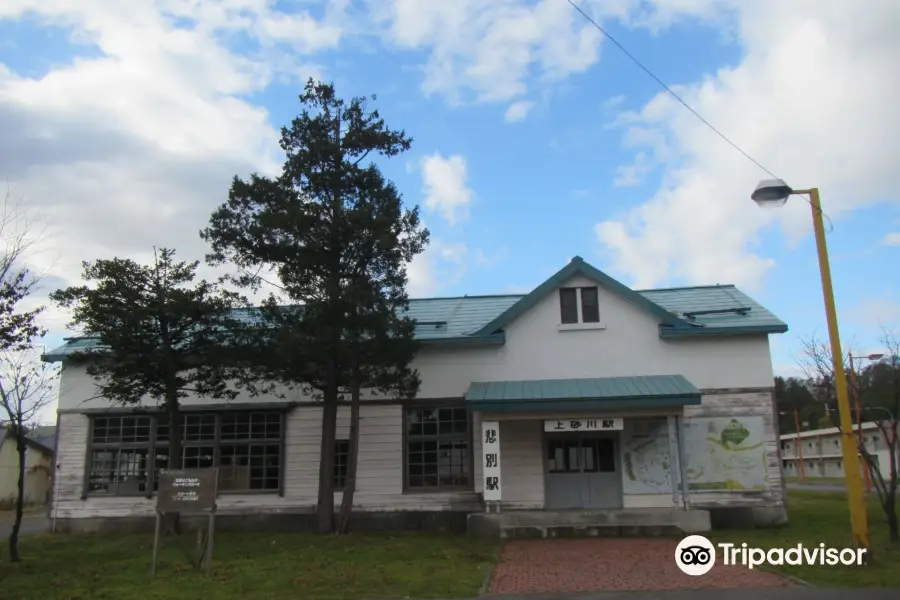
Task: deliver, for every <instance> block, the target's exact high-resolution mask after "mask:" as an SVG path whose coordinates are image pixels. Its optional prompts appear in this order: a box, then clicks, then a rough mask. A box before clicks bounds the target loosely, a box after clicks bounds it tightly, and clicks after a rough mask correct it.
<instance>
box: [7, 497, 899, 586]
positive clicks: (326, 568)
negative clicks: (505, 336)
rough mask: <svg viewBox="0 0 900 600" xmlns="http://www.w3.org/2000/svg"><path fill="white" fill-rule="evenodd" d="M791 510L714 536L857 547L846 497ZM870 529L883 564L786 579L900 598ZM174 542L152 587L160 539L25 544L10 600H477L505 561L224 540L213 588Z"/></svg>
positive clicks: (234, 536)
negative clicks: (771, 523)
mask: <svg viewBox="0 0 900 600" xmlns="http://www.w3.org/2000/svg"><path fill="white" fill-rule="evenodd" d="M789 509H790V519H791V523H790V525H789V526H787V527H784V528H781V529H775V530H754V531H719V532H716V533H714V534H712V535H711V536H710V537H711V538H712V539H713V540H714V541H721V542H726V541H727V542H732V543H736V544H740V543H742V542H746V543H747V544H748V545H750V546H752V547H759V548H766V549H768V548H779V547H780V548H787V547H792V546H796V545H797V544H798V543H802V544H803V545H805V546H807V547H810V548H812V547H816V546H818V544H819V543H825V544H826V545H827V546H829V547H837V548H843V547H845V546H848V545H849V543H850V539H849V530H850V523H849V517H848V514H847V501H846V495H844V494H840V493H829V492H817V491H796V492H791V493H790V496H789ZM869 527H870V531H871V537H872V549H873V560H872V561H871V564H869V565H866V566H863V567H843V566H838V567H826V566H785V567H782V571H783V572H785V573H787V574H790V575H793V576H795V577H799V578H801V579H804V580H806V581H808V582H810V583H812V584H814V585H817V586H822V587H900V547H898V546H891V545H890V544H889V543H888V541H887V528H886V525H885V520H884V516H883V514H882V512H881V510H880V509H879V507H878V506H877V504H876V501H875V498H873V497H870V498H869ZM164 542H165V543H164V544H163V546H162V551H161V554H160V565H159V573H158V575H157V577H156V579H155V580H152V581H151V579H150V558H151V556H150V555H151V545H152V538H151V536H149V535H140V536H124V537H113V536H105V537H100V536H64V535H60V536H51V535H42V536H28V537H25V538H23V540H22V554H23V558H24V562H22V563H21V564H18V565H11V564H10V563H8V562H6V548H5V547H2V550H0V552H2V554H0V599H3V600H6V599H10V600H13V599H24V600H32V599H34V598H41V599H52V598H59V599H65V600H76V599H77V600H82V599H87V598H91V599H94V598H96V599H109V600H132V599H138V598H140V599H141V600H153V599H172V600H179V599H182V600H188V599H190V600H195V599H196V598H200V599H202V600H226V599H231V598H241V599H247V600H249V599H257V598H258V599H266V600H268V599H276V598H315V599H317V600H351V599H353V600H357V599H359V600H366V599H372V600H375V599H381V600H399V599H401V598H416V599H426V598H460V597H463V598H465V597H473V596H475V595H477V592H478V590H479V587H480V585H481V583H482V581H483V580H484V576H485V574H486V572H487V569H488V568H489V567H490V566H491V564H492V563H493V562H494V560H495V557H496V550H497V543H496V542H495V541H492V540H481V539H475V538H468V537H464V536H453V535H438V534H425V533H408V534H380V535H375V534H370V535H362V534H356V535H351V536H316V535H311V534H304V533H279V534H264V533H231V534H229V533H222V534H218V535H217V536H216V547H215V553H214V567H213V574H212V576H211V577H210V578H207V577H206V576H205V575H204V574H203V573H202V572H198V571H194V570H192V569H191V567H190V566H189V565H188V562H187V558H186V553H187V552H188V551H189V549H190V547H191V538H190V536H185V537H184V538H182V539H181V540H165V541H164ZM176 542H178V543H177V544H176ZM648 568H652V567H649V566H648Z"/></svg>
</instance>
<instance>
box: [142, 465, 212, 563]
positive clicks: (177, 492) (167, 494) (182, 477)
mask: <svg viewBox="0 0 900 600" xmlns="http://www.w3.org/2000/svg"><path fill="white" fill-rule="evenodd" d="M218 492H219V490H218V470H217V469H215V468H212V469H184V470H181V471H169V470H164V471H160V473H159V490H158V492H157V494H156V532H155V534H154V538H153V564H152V567H151V569H152V574H153V575H156V557H157V554H158V552H159V530H160V525H161V520H162V519H161V517H162V515H164V514H166V513H177V514H179V515H209V532H208V537H207V541H206V557H205V558H206V570H207V572H209V570H210V568H211V567H212V546H213V531H214V529H215V515H216V496H217V495H218Z"/></svg>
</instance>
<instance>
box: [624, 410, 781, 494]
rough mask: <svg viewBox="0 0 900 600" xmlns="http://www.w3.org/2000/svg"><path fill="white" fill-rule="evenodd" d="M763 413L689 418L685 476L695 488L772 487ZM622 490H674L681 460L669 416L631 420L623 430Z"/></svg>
mask: <svg viewBox="0 0 900 600" xmlns="http://www.w3.org/2000/svg"><path fill="white" fill-rule="evenodd" d="M764 432H765V429H764V423H763V419H762V417H703V418H694V419H685V422H684V437H685V439H684V452H685V462H686V476H687V481H688V485H689V489H690V490H691V491H704V490H759V489H766V488H767V480H768V472H767V469H766V445H765V436H764ZM621 443H622V468H623V477H622V484H623V492H624V493H625V494H671V493H672V477H673V476H674V477H675V478H676V481H677V479H678V475H677V474H675V475H673V473H672V471H673V469H676V468H677V464H678V463H677V461H673V460H671V457H670V452H669V436H668V424H667V422H666V419H634V420H632V419H627V420H626V421H625V426H624V428H623V430H622V437H621Z"/></svg>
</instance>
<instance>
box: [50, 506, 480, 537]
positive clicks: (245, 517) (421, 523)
mask: <svg viewBox="0 0 900 600" xmlns="http://www.w3.org/2000/svg"><path fill="white" fill-rule="evenodd" d="M468 514H469V513H468V511H466V512H461V511H427V512H426V511H392V512H363V511H355V512H354V513H353V518H352V520H351V522H350V528H351V530H352V531H358V532H366V531H369V532H371V531H446V532H452V533H464V532H465V531H466V517H467V516H468ZM155 522H156V519H155V518H154V517H100V518H87V519H62V518H58V519H56V522H55V531H56V532H57V533H99V534H109V533H152V532H153V526H154V524H155ZM207 522H208V520H207V518H206V517H193V516H184V517H182V519H181V523H182V527H183V529H184V530H185V531H189V530H192V529H195V528H197V527H206V524H207ZM315 530H316V515H315V514H314V513H312V512H293V513H248V514H227V513H221V514H219V515H218V516H216V531H259V532H266V533H289V532H303V531H315Z"/></svg>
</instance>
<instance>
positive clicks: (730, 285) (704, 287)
mask: <svg viewBox="0 0 900 600" xmlns="http://www.w3.org/2000/svg"><path fill="white" fill-rule="evenodd" d="M719 288H734V289H737V286H736V285H735V284H733V283H716V284H714V285H684V286H676V287H664V288H646V289H643V290H634V291H636V292H637V293H639V294H642V293H644V292H676V291H679V290H714V289H719Z"/></svg>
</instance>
